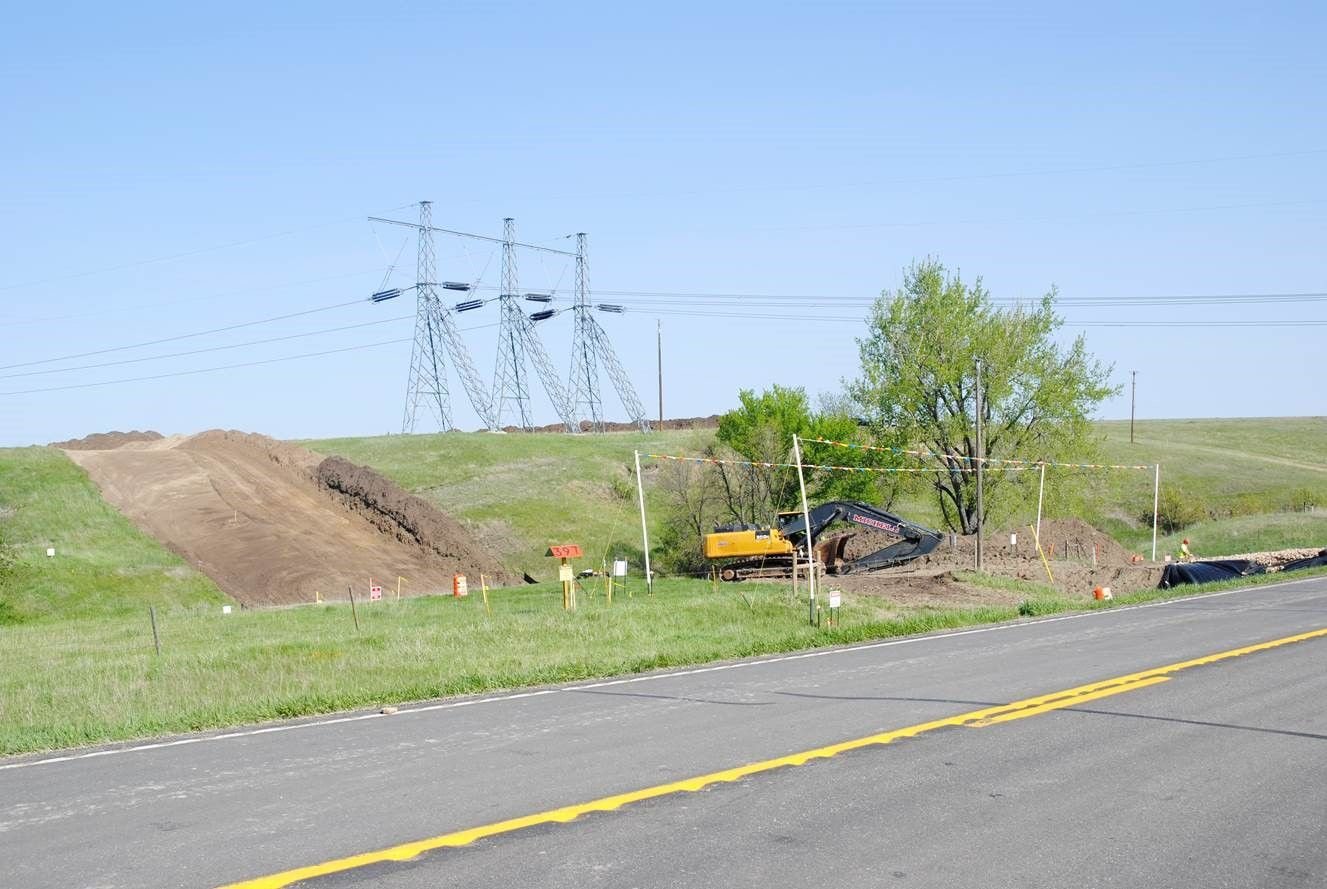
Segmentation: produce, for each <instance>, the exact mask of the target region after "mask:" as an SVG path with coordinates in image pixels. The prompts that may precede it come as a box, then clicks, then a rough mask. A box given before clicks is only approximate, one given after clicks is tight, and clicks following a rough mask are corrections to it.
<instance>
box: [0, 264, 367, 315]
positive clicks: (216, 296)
mask: <svg viewBox="0 0 1327 889" xmlns="http://www.w3.org/2000/svg"><path fill="white" fill-rule="evenodd" d="M379 271H380V270H379V269H365V270H363V271H358V272H348V273H346V274H342V275H325V276H323V277H321V278H306V279H304V280H303V281H289V282H286V283H282V284H272V285H269V286H265V287H248V288H245V289H244V290H231V291H227V292H224V293H209V294H207V295H205V296H193V297H188V298H185V299H179V298H172V299H169V300H166V301H163V302H154V303H132V304H129V305H116V306H107V305H105V304H103V305H102V307H101V308H99V309H96V310H94V311H90V312H74V313H71V314H68V315H50V316H47V317H45V318H0V324H4V325H5V326H7V327H15V326H20V325H29V324H47V323H51V322H55V321H72V320H74V319H76V318H97V317H101V316H104V315H116V314H119V313H121V312H123V311H125V310H126V309H155V308H160V307H161V306H177V305H184V304H187V303H196V302H212V301H215V300H222V299H229V298H231V297H233V296H247V295H250V294H254V293H272V292H274V291H278V290H293V289H294V288H296V287H303V286H305V285H308V284H325V283H327V282H328V281H344V280H346V279H348V278H358V277H360V276H363V275H376V274H378V272H379Z"/></svg>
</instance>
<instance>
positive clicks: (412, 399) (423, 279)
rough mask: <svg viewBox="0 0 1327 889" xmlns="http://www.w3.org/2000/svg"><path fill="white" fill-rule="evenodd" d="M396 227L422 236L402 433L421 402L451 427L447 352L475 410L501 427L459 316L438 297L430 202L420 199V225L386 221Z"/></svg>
mask: <svg viewBox="0 0 1327 889" xmlns="http://www.w3.org/2000/svg"><path fill="white" fill-rule="evenodd" d="M381 221H383V222H391V223H392V224H393V225H404V226H407V227H409V228H413V229H415V231H416V234H417V235H418V238H419V268H418V276H417V277H418V280H417V281H416V282H415V306H416V308H415V342H414V346H413V348H412V350H411V354H410V374H409V377H408V379H407V382H406V397H405V417H404V419H403V420H402V422H401V431H402V432H413V431H414V429H415V420H416V418H417V416H418V412H419V403H420V402H421V401H425V402H427V403H428V404H429V405H430V407H431V409H432V411H433V413H434V416H435V417H436V418H437V420H438V425H439V427H440V428H441V429H442V431H443V432H450V431H452V430H453V429H454V428H455V427H454V426H453V425H452V417H451V398H450V393H449V392H448V387H447V365H446V360H445V359H446V356H448V355H450V357H451V360H452V364H453V365H454V366H455V367H456V372H457V374H458V375H459V376H460V377H461V385H462V387H463V388H464V389H465V394H466V397H467V398H469V400H470V404H471V406H472V407H474V409H475V413H476V414H478V415H479V418H480V419H481V420H483V421H484V425H485V426H486V427H487V428H489V429H497V428H498V424H497V420H496V419H495V417H494V416H493V410H492V407H493V399H492V397H490V396H489V394H488V387H487V386H485V385H484V381H483V379H482V378H481V377H480V376H479V371H478V370H476V369H475V363H474V361H473V360H472V359H471V358H470V351H469V350H468V349H467V348H466V347H465V342H464V340H462V339H461V332H460V331H459V330H458V329H457V327H456V319H455V316H454V313H453V312H452V310H451V309H450V308H447V307H445V306H443V304H442V302H441V301H440V300H439V299H438V282H437V271H436V261H435V254H434V250H433V231H434V229H433V208H432V204H431V202H429V201H420V204H419V223H418V224H415V223H409V222H398V221H396V220H381Z"/></svg>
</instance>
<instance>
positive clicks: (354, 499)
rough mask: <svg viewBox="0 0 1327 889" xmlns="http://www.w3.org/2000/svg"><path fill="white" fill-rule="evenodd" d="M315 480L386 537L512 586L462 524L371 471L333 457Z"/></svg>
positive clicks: (488, 554)
mask: <svg viewBox="0 0 1327 889" xmlns="http://www.w3.org/2000/svg"><path fill="white" fill-rule="evenodd" d="M314 476H315V478H316V479H317V480H318V483H319V484H320V485H322V486H323V487H324V488H326V489H327V490H328V491H329V492H331V494H332V495H333V496H334V497H336V499H337V500H339V501H340V502H341V504H342V505H343V506H345V508H346V509H348V510H351V511H352V512H355V513H357V514H358V515H360V516H362V517H364V518H365V519H366V520H368V521H369V522H370V523H371V524H373V525H374V527H376V528H378V530H380V531H382V532H383V533H384V534H389V535H391V536H393V537H395V538H396V539H397V540H400V541H402V542H404V543H411V544H414V545H416V546H419V547H421V548H422V549H424V550H426V551H428V552H432V553H434V554H436V555H437V556H438V557H439V558H441V559H443V560H444V561H446V562H448V563H455V564H458V565H466V566H469V568H468V569H467V572H468V573H470V574H475V575H478V574H479V573H481V572H482V573H483V574H484V576H485V577H486V578H489V579H492V580H493V582H494V583H497V584H506V583H510V582H511V577H510V575H508V573H507V571H506V569H504V568H503V567H502V566H501V565H499V564H498V561H497V559H495V558H494V557H493V555H492V554H491V553H489V552H487V551H485V550H484V549H482V548H481V547H480V545H479V543H478V542H477V541H476V540H475V538H474V536H473V535H472V534H471V533H470V532H469V531H467V530H466V529H465V528H463V527H461V524H460V523H459V522H457V521H456V520H455V519H453V518H452V517H451V516H449V515H447V514H446V513H443V512H439V511H438V510H437V509H436V508H435V507H434V506H433V505H432V504H430V503H429V502H428V501H427V500H424V499H422V498H420V497H416V496H415V495H414V494H411V493H409V492H408V491H406V490H404V489H403V488H401V487H400V486H398V485H397V484H396V483H395V482H393V481H391V480H390V479H388V478H386V477H384V476H382V475H380V474H379V473H377V472H375V471H373V470H372V469H369V468H368V467H367V466H358V465H356V464H354V463H351V462H350V461H349V460H346V459H345V458H343V457H328V458H327V459H326V460H323V461H322V462H321V463H319V464H318V466H317V468H316V469H315V470H314ZM463 573H466V572H463Z"/></svg>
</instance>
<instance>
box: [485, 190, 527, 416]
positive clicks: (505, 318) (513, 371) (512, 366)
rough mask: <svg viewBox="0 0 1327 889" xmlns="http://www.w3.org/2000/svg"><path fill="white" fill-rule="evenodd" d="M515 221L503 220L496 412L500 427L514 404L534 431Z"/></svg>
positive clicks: (510, 219)
mask: <svg viewBox="0 0 1327 889" xmlns="http://www.w3.org/2000/svg"><path fill="white" fill-rule="evenodd" d="M516 291H517V278H516V220H514V219H512V218H511V217H510V216H509V217H507V218H506V219H503V220H502V282H501V284H499V289H498V306H499V310H500V313H501V314H500V316H499V319H498V358H497V365H496V366H495V367H494V369H493V399H494V402H493V403H494V410H493V413H494V415H495V416H496V417H497V421H498V425H499V426H501V424H502V418H503V416H504V415H505V414H506V412H507V407H508V405H509V404H511V403H512V402H514V403H515V413H516V419H517V420H518V422H519V425H520V427H521V428H522V429H529V428H531V423H530V388H529V386H528V384H527V383H526V379H525V349H524V348H523V344H522V342H521V328H522V326H523V325H522V324H521V322H522V321H524V320H525V314H524V313H523V312H522V311H521V307H520V306H519V305H518V304H517V299H519V296H518V295H517V292H516Z"/></svg>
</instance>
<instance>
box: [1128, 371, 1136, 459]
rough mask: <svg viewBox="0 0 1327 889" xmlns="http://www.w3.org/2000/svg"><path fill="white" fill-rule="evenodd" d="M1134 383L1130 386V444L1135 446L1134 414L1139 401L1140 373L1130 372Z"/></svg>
mask: <svg viewBox="0 0 1327 889" xmlns="http://www.w3.org/2000/svg"><path fill="white" fill-rule="evenodd" d="M1129 376H1130V377H1131V378H1132V381H1131V382H1130V384H1129V444H1133V412H1134V404H1135V403H1136V402H1137V401H1138V371H1136V370H1131V371H1129Z"/></svg>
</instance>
